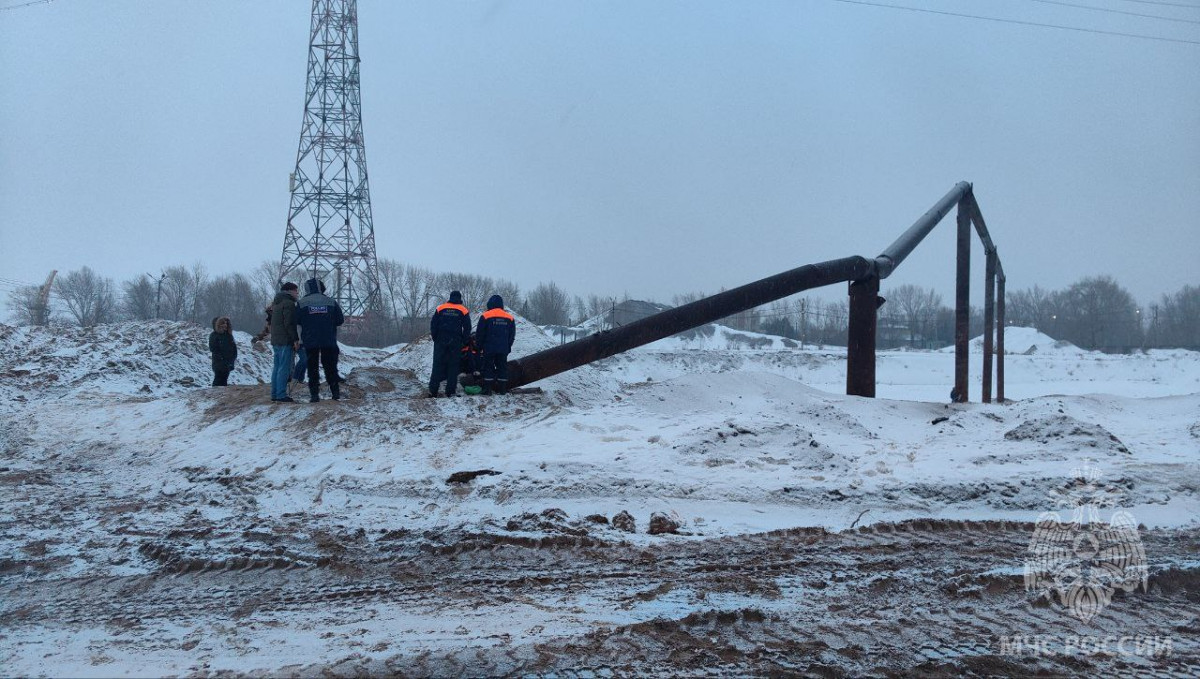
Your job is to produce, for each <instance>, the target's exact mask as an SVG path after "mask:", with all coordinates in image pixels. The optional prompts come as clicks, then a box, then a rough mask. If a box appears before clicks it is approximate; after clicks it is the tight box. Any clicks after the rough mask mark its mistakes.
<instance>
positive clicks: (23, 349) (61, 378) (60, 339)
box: [0, 321, 272, 400]
mask: <svg viewBox="0 0 1200 679" xmlns="http://www.w3.org/2000/svg"><path fill="white" fill-rule="evenodd" d="M209 332H210V330H208V329H207V328H204V327H201V326H198V325H193V324H191V323H179V322H175V321H141V322H133V323H114V324H108V325H99V326H96V327H94V328H76V327H69V326H54V327H37V326H30V327H12V326H7V325H0V352H3V354H4V355H5V356H12V357H14V361H13V363H12V364H11V367H10V368H9V369H8V370H7V371H6V372H4V373H0V377H2V378H3V379H2V380H0V394H2V395H3V397H5V398H12V399H17V400H24V399H32V398H39V397H46V396H63V395H67V394H73V393H79V392H86V391H92V392H102V393H117V394H130V395H133V394H142V395H159V394H163V393H169V392H174V391H179V390H181V389H187V388H190V387H200V386H208V385H209V384H210V383H211V382H212V355H211V354H210V353H209V351H208V334H209ZM234 341H235V342H236V343H237V345H238V359H237V366H236V367H235V368H234V371H233V372H232V373H231V374H230V375H229V383H230V384H260V383H262V381H263V378H266V377H268V376H269V375H270V374H271V363H272V358H271V351H270V348H269V347H264V348H261V349H259V350H257V351H256V350H253V349H252V348H251V346H250V335H248V334H246V333H244V332H239V331H235V332H234Z"/></svg>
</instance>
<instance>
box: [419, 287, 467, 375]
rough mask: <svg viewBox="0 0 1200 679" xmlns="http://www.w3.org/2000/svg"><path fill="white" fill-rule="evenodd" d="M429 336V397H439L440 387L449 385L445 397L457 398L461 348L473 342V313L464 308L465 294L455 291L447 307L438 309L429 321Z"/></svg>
mask: <svg viewBox="0 0 1200 679" xmlns="http://www.w3.org/2000/svg"><path fill="white" fill-rule="evenodd" d="M429 335H430V336H431V337H433V372H432V373H431V374H430V376H429V396H430V398H433V397H436V396H437V395H438V387H439V386H440V385H441V383H442V381H443V380H444V381H445V382H446V395H447V396H454V395H455V393H454V387H455V386H456V385H457V384H458V364H459V361H460V360H461V354H462V348H463V345H464V344H466V343H467V342H468V341H469V340H470V339H471V312H470V311H468V310H467V307H465V306H463V303H462V293H461V292H459V291H458V290H454V291H453V292H451V293H450V299H449V301H447V302H446V303H445V304H442V305H439V306H438V308H437V311H434V312H433V318H431V319H429Z"/></svg>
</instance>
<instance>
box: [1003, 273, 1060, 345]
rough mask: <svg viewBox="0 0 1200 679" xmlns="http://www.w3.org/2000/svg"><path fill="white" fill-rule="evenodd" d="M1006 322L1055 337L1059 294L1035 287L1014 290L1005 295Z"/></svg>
mask: <svg viewBox="0 0 1200 679" xmlns="http://www.w3.org/2000/svg"><path fill="white" fill-rule="evenodd" d="M1005 297H1006V299H1005V301H1004V320H1005V322H1006V323H1011V324H1012V325H1018V326H1023V327H1028V328H1036V329H1037V330H1038V331H1039V332H1043V333H1046V334H1048V335H1052V336H1054V333H1055V332H1056V331H1057V328H1056V327H1055V326H1056V325H1057V323H1056V321H1057V320H1058V319H1057V318H1056V317H1057V315H1058V312H1059V303H1060V296H1059V293H1055V292H1051V291H1049V290H1044V289H1042V288H1041V287H1039V286H1037V285H1035V286H1033V287H1032V288H1026V289H1024V290H1014V291H1012V292H1009V293H1007V294H1006V295H1005Z"/></svg>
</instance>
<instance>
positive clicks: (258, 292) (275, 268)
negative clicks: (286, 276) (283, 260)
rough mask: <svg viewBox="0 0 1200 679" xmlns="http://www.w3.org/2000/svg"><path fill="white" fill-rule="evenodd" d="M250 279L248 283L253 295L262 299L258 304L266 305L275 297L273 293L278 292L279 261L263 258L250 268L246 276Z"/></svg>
mask: <svg viewBox="0 0 1200 679" xmlns="http://www.w3.org/2000/svg"><path fill="white" fill-rule="evenodd" d="M247 278H248V279H249V280H250V285H251V287H252V288H253V290H254V295H255V297H257V298H258V299H259V300H262V301H261V303H260V305H266V304H267V303H268V302H270V301H271V300H272V299H274V298H275V293H276V292H279V286H280V285H281V284H280V282H279V262H278V261H276V260H273V259H264V260H263V261H261V262H259V263H258V266H255V267H254V268H253V269H251V270H250V275H249V276H247Z"/></svg>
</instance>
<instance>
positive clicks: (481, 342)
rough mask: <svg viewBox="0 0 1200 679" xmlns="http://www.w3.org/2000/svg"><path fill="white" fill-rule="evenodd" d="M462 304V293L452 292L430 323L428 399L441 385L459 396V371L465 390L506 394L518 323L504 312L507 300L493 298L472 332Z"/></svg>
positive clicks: (451, 393) (469, 318)
mask: <svg viewBox="0 0 1200 679" xmlns="http://www.w3.org/2000/svg"><path fill="white" fill-rule="evenodd" d="M462 301H463V300H462V293H460V292H459V291H458V290H454V291H452V292H451V293H450V299H449V300H447V301H446V303H445V304H441V305H439V306H438V308H437V310H436V311H434V312H433V318H431V319H430V320H429V334H430V336H431V337H432V338H433V371H432V374H430V376H429V397H430V398H436V397H437V395H438V389H439V388H440V387H441V383H442V382H445V383H446V396H457V393H456V389H455V388H456V386H457V385H458V384H459V382H460V380H459V372H460V371H461V372H462V373H463V376H462V380H461V381H462V384H463V387H464V390H465V389H467V388H474V387H475V386H479V387H481V390H482V393H484V394H493V393H496V394H504V393H507V392H508V354H509V352H511V351H512V346H513V341H514V340H515V339H516V337H517V321H516V319H515V318H513V315H512V314H510V313H508V312H507V311H505V310H504V298H503V297H501V296H500V295H492V296H491V297H490V298H489V299H488V302H487V311H484V312H483V315H482V316H480V317H479V324H478V325H476V326H475V331H474V332H473V333H472V332H471V312H470V311H469V310H468V309H467V307H465V306H463V303H462ZM476 383H478V384H476Z"/></svg>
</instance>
